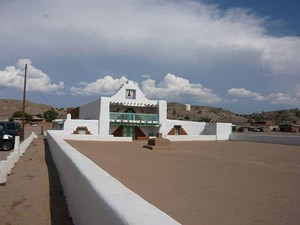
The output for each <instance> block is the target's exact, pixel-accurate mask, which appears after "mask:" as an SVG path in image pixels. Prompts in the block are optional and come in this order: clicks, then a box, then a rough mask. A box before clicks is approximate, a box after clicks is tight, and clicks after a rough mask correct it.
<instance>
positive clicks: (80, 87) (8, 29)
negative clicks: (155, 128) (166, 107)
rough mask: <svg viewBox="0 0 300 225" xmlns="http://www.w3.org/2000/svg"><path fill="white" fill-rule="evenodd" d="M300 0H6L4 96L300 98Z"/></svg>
mask: <svg viewBox="0 0 300 225" xmlns="http://www.w3.org/2000/svg"><path fill="white" fill-rule="evenodd" d="M299 8H300V3H299V1H294V0H285V1H283V0H277V1H271V0H263V1H262V0H248V1H246V0H239V1H238V0H227V1H225V0H203V1H200V0H198V1H190V0H174V1H172V0H160V1H158V0H151V1H150V0H129V1H121V0H114V1H109V2H108V1H104V0H90V1H78V0H75V1H74V0H72V1H71V0H65V1H58V0H54V1H53V0H51V1H50V0H45V1H38V2H37V1H34V0H29V1H27V2H26V3H25V2H24V1H18V0H15V1H9V0H2V1H0V27H1V30H0V40H1V41H0V98H16V99H22V82H23V76H24V71H23V69H24V65H25V64H26V63H27V64H28V65H29V79H28V92H27V93H28V99H29V100H30V101H33V102H38V103H47V104H51V105H53V106H55V107H69V106H78V105H80V104H83V103H85V102H86V101H90V100H93V99H95V98H98V97H100V96H110V95H112V94H113V93H114V92H115V91H116V90H117V89H118V87H119V86H120V85H121V84H122V83H124V82H125V81H126V79H131V80H134V81H136V82H138V83H139V86H140V88H141V89H142V90H143V91H144V92H145V94H146V96H148V98H149V99H165V100H167V101H178V102H181V103H189V104H195V105H209V106H215V107H223V108H226V109H229V110H232V111H234V112H236V113H252V112H261V111H270V110H277V109H289V108H296V107H298V108H299V106H300V51H299V49H300V26H299V23H298V21H300V13H299V12H298V11H299Z"/></svg>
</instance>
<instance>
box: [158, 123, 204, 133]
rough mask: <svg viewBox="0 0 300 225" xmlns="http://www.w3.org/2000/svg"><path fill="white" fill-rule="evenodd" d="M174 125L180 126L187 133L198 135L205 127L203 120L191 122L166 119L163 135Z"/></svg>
mask: <svg viewBox="0 0 300 225" xmlns="http://www.w3.org/2000/svg"><path fill="white" fill-rule="evenodd" d="M174 126H181V127H182V128H183V129H184V130H185V132H186V133H187V135H192V136H193V135H200V133H201V131H203V129H204V127H205V122H193V121H184V120H166V123H165V132H164V133H163V135H167V134H168V133H169V132H170V131H171V130H172V128H173V127H174Z"/></svg>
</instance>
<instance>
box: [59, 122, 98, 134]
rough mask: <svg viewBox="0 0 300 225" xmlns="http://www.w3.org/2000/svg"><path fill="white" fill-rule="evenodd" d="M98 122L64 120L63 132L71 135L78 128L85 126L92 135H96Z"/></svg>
mask: <svg viewBox="0 0 300 225" xmlns="http://www.w3.org/2000/svg"><path fill="white" fill-rule="evenodd" d="M98 124H99V121H98V120H66V121H65V123H64V132H66V133H67V134H72V133H73V131H75V130H76V128H77V127H78V126H86V127H87V129H88V130H89V131H90V132H91V134H93V135H97V134H98Z"/></svg>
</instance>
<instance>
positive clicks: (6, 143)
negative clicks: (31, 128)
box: [0, 125, 15, 151]
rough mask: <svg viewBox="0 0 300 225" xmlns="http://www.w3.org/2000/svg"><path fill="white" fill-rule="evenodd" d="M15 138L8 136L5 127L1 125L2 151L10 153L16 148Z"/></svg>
mask: <svg viewBox="0 0 300 225" xmlns="http://www.w3.org/2000/svg"><path fill="white" fill-rule="evenodd" d="M14 144H15V138H14V137H13V136H11V135H9V134H6V133H5V131H4V130H3V126H2V125H0V149H2V150H4V151H9V150H12V149H13V148H14Z"/></svg>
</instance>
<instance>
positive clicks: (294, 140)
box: [230, 133, 300, 145]
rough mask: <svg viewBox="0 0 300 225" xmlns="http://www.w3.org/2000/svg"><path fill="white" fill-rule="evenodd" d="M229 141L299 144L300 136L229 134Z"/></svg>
mask: <svg viewBox="0 0 300 225" xmlns="http://www.w3.org/2000/svg"><path fill="white" fill-rule="evenodd" d="M230 140H231V141H250V142H261V143H273V144H285V145H300V136H286V135H284V136H280V135H273V136H272V135H262V134H258V135H255V134H236V133H233V134H231V135H230Z"/></svg>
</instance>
